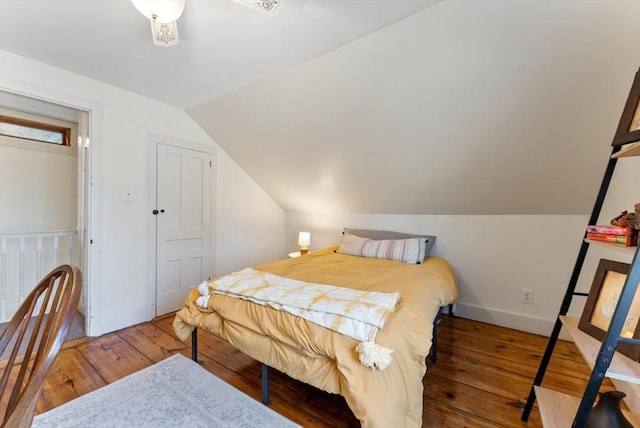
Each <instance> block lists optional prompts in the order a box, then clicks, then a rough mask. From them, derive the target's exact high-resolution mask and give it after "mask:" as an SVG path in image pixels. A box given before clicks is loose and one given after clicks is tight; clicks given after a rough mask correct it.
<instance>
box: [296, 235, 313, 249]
mask: <svg viewBox="0 0 640 428" xmlns="http://www.w3.org/2000/svg"><path fill="white" fill-rule="evenodd" d="M298 245H300V246H301V247H308V246H309V245H311V234H310V233H309V232H300V233H299V234H298Z"/></svg>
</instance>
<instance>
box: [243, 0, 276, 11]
mask: <svg viewBox="0 0 640 428" xmlns="http://www.w3.org/2000/svg"><path fill="white" fill-rule="evenodd" d="M235 1H237V2H238V3H242V4H244V5H247V6H249V7H252V8H254V9H258V10H261V11H263V12H267V13H272V14H273V13H276V10H277V9H278V6H280V0H235Z"/></svg>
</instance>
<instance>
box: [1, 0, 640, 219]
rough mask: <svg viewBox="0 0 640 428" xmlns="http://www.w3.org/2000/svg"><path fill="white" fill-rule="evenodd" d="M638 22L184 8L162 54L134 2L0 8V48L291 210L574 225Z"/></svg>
mask: <svg viewBox="0 0 640 428" xmlns="http://www.w3.org/2000/svg"><path fill="white" fill-rule="evenodd" d="M639 22H640V1H624V0H619V1H615V0H614V1H608V2H591V1H560V0H540V1H536V2H533V1H525V0H516V1H512V0H511V1H507V0H480V1H462V0H460V1H459V0H444V1H442V2H438V1H420V0H413V1H408V0H407V1H405V0H375V1H373V0H372V1H364V0H360V1H358V0H353V1H348V0H341V1H329V0H289V1H284V0H283V1H282V5H281V6H280V9H279V11H278V13H277V14H276V15H274V16H270V15H266V14H263V13H260V12H256V11H254V10H252V9H249V8H246V7H244V6H242V5H240V4H238V3H234V2H231V1H229V0H219V1H197V0H187V7H186V8H185V13H184V16H183V17H182V18H180V20H179V21H178V25H179V32H180V38H181V42H180V44H179V45H178V46H175V47H171V48H158V47H154V46H153V45H151V41H150V40H149V38H150V35H149V34H148V32H149V29H148V22H145V18H143V17H142V16H141V15H140V14H138V12H137V11H136V10H135V9H134V8H133V7H132V6H131V4H130V3H129V2H128V1H102V2H74V1H65V0H57V1H49V2H40V1H35V2H34V1H32V2H22V1H13V0H9V1H7V0H3V1H2V2H0V49H6V50H9V51H12V52H15V53H18V54H20V55H24V56H27V57H31V58H34V59H36V60H39V61H42V62H45V63H49V64H52V65H55V66H58V67H60V68H63V69H66V70H70V71H73V72H76V73H78V74H82V75H86V76H88V77H91V78H94V79H97V80H101V81H104V82H106V83H110V84H113V85H115V86H119V87H122V88H124V89H127V90H130V91H132V92H136V93H139V94H142V95H145V96H148V97H151V98H154V99H157V100H160V101H163V102H166V103H169V104H172V105H175V106H177V107H179V108H183V109H186V111H187V113H188V114H189V115H191V117H192V118H193V119H194V120H195V121H196V122H197V123H198V124H199V125H200V126H201V127H202V128H203V129H204V130H205V131H206V132H207V133H208V134H209V135H210V136H211V137H212V138H213V140H215V141H216V143H217V144H219V145H220V146H221V147H222V148H223V149H224V150H225V151H226V152H227V153H228V154H229V155H230V156H231V157H232V158H233V159H234V160H235V161H236V162H237V163H238V164H239V165H240V166H241V167H242V168H243V169H244V170H245V171H246V172H247V173H248V174H249V175H250V176H251V177H252V178H253V179H254V180H255V181H256V182H257V183H258V184H259V185H260V186H262V187H263V188H264V189H265V191H267V192H268V193H269V194H270V195H271V196H272V197H273V199H274V200H275V201H276V202H278V203H279V204H280V205H281V206H282V207H283V208H284V209H285V210H286V211H290V212H349V213H388V214H583V213H587V212H589V210H590V208H591V205H592V203H593V198H594V197H595V190H596V188H597V186H598V182H599V180H600V178H601V176H602V172H603V170H604V167H605V164H606V158H607V156H608V154H609V152H610V148H609V144H610V142H611V138H612V136H613V132H614V131H615V128H616V125H617V121H618V119H619V116H620V113H621V110H622V107H623V105H624V102H625V99H626V96H627V93H628V90H629V87H630V85H631V81H632V79H633V75H634V73H635V71H636V70H637V69H638V67H640V46H639V45H638V43H637V41H638V40H640V25H638V23H639ZM60 23H62V24H66V25H60ZM0 66H1V65H0Z"/></svg>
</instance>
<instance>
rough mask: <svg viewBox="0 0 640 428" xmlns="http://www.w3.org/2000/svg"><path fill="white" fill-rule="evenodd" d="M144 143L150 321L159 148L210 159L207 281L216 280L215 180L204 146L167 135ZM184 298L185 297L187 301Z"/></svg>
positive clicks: (208, 150)
mask: <svg viewBox="0 0 640 428" xmlns="http://www.w3.org/2000/svg"><path fill="white" fill-rule="evenodd" d="M147 138H148V142H147V149H148V150H147V154H148V164H147V165H148V168H147V174H148V175H147V180H148V181H147V184H148V185H147V189H148V197H147V216H148V218H149V221H148V222H147V243H148V246H147V319H148V320H151V319H153V318H155V317H156V316H157V314H156V309H157V307H156V291H157V286H156V274H157V271H158V269H157V264H158V261H157V232H156V218H157V217H156V216H155V215H153V214H152V211H153V210H155V209H157V199H158V192H157V186H158V179H157V178H158V145H159V144H166V145H169V146H174V147H179V148H182V149H188V150H195V151H198V152H204V153H208V154H209V156H211V174H210V177H211V178H210V183H209V186H210V187H209V189H210V195H209V272H208V273H207V274H208V277H209V278H213V277H214V276H215V259H216V253H215V251H214V250H215V236H216V228H215V225H216V210H215V207H216V181H217V180H216V176H217V168H216V164H217V159H216V148H215V147H213V146H209V145H206V144H200V143H194V142H191V141H186V140H181V139H179V138H175V137H170V136H167V135H160V134H155V133H153V132H149V134H148V136H147ZM186 297H187V296H185V298H186Z"/></svg>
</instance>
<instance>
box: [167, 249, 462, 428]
mask: <svg viewBox="0 0 640 428" xmlns="http://www.w3.org/2000/svg"><path fill="white" fill-rule="evenodd" d="M334 249H335V247H330V248H326V249H324V250H319V251H315V252H312V253H309V254H307V255H305V256H302V257H298V258H294V259H285V260H280V261H277V262H274V263H269V264H266V265H262V266H254V269H256V270H261V271H266V272H271V273H274V274H276V275H280V276H284V277H288V278H294V279H299V280H302V281H309V282H316V283H323V284H330V285H337V286H343V287H349V288H355V289H360V290H373V291H381V292H395V291H398V292H400V301H399V302H398V305H397V307H396V311H395V312H394V313H392V314H391V315H390V316H389V318H388V319H387V322H386V324H385V326H384V328H383V329H382V330H380V331H379V332H378V334H377V337H376V343H378V344H379V345H382V346H386V347H389V348H393V349H394V350H395V351H394V352H393V354H392V358H393V361H392V363H391V365H390V366H389V367H387V368H386V369H384V370H372V369H370V368H367V367H364V366H363V365H361V364H360V362H359V360H358V354H357V352H356V351H355V347H356V345H357V341H355V340H354V339H351V338H349V337H346V336H343V335H341V334H339V333H335V332H333V331H331V330H328V329H326V328H324V327H321V326H319V325H316V324H313V323H310V322H308V321H305V320H304V319H302V318H299V317H296V316H293V315H290V314H288V313H286V312H283V311H277V310H275V309H273V308H270V307H267V306H261V305H258V304H255V303H252V302H247V301H245V300H241V299H236V298H232V297H228V296H224V295H213V296H212V297H211V299H210V300H209V307H208V309H202V308H199V307H198V306H197V305H196V303H195V300H196V299H197V297H198V291H197V290H196V289H194V290H192V292H191V293H190V294H189V296H188V297H187V300H186V302H185V307H184V308H183V309H181V310H180V311H178V313H177V314H176V317H175V320H174V323H173V326H174V329H175V331H176V334H177V335H178V337H179V338H180V339H182V340H186V339H187V338H188V337H189V335H190V334H191V332H192V331H193V328H194V327H200V328H203V329H205V330H208V331H210V332H213V333H214V334H216V335H218V336H220V337H222V338H223V339H225V340H227V341H229V342H230V343H231V344H232V345H234V346H235V347H236V348H238V349H239V350H241V351H242V352H244V353H245V354H247V355H249V356H251V357H252V358H255V359H256V360H259V361H261V362H263V363H265V364H267V365H269V366H271V367H274V368H276V369H278V370H280V371H282V372H284V373H286V374H288V375H289V376H291V377H293V378H295V379H298V380H300V381H303V382H305V383H308V384H310V385H313V386H315V387H317V388H320V389H323V390H325V391H328V392H331V393H338V394H341V395H342V396H344V397H345V399H346V401H347V403H348V405H349V407H350V408H351V410H352V411H353V413H354V415H355V416H356V417H357V418H358V419H359V420H360V421H361V422H362V426H363V427H382V428H386V427H419V426H421V425H422V402H423V396H422V393H423V390H422V389H423V388H422V378H423V377H424V374H425V372H426V364H425V358H426V356H427V354H428V353H429V349H430V347H431V338H432V328H433V318H434V316H435V314H436V312H437V310H438V308H439V307H440V306H445V305H447V304H449V303H453V302H455V301H456V299H457V286H456V280H455V276H454V274H453V269H452V267H451V265H450V264H449V263H448V262H447V261H446V260H444V259H442V258H440V257H429V258H428V259H427V260H426V262H425V263H424V264H420V265H410V264H406V263H401V262H395V261H389V260H380V259H372V258H364V257H354V256H348V255H342V254H337V253H334V252H333V250H334Z"/></svg>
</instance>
